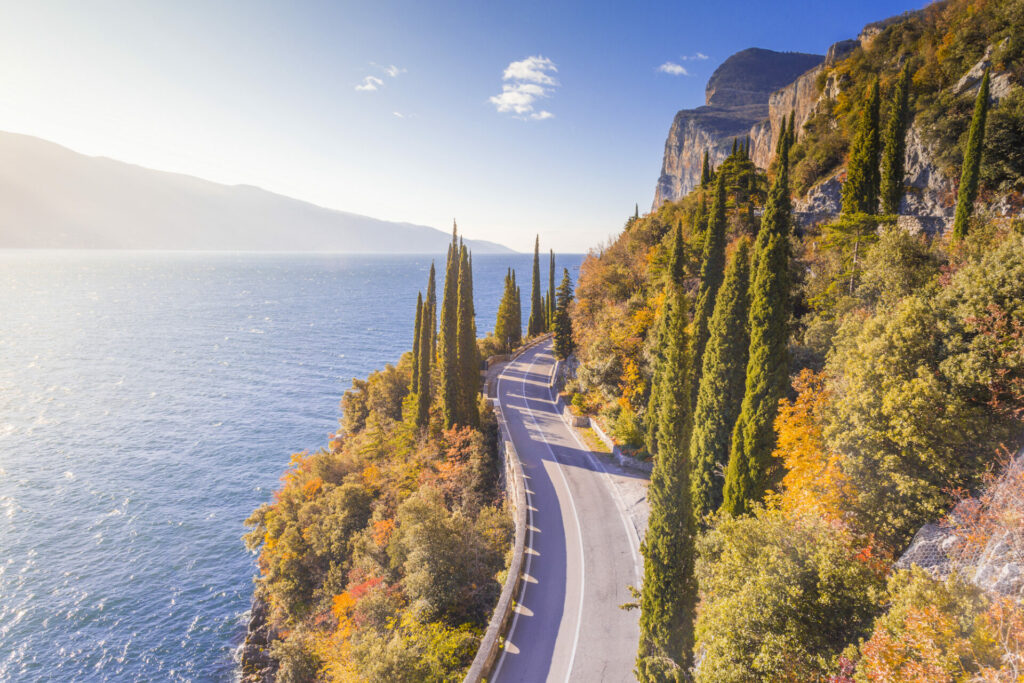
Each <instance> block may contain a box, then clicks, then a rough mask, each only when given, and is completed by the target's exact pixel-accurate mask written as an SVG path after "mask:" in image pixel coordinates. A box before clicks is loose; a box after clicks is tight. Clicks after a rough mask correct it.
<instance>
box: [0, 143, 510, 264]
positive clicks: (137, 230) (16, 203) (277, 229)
mask: <svg viewBox="0 0 1024 683" xmlns="http://www.w3.org/2000/svg"><path fill="white" fill-rule="evenodd" d="M449 239H450V238H449V235H448V233H446V232H442V231H440V230H436V229H434V228H430V227H426V226H422V225H413V224H411V223H392V222H388V221H382V220H377V219H375V218H370V217H368V216H360V215H358V214H353V213H346V212H343V211H334V210H332V209H326V208H323V207H320V206H315V205H313V204H309V203H307V202H302V201H299V200H297V199H292V198H289V197H284V196H281V195H278V194H274V193H272V192H267V191H266V190H261V189H259V188H257V187H251V186H245V185H236V186H228V185H220V184H218V183H212V182H209V181H206V180H201V179H199V178H194V177H191V176H187V175H180V174H175V173H165V172H162V171H154V170H151V169H147V168H142V167H139V166H133V165H131V164H126V163H123V162H120V161H114V160H112V159H105V158H101V157H88V156H85V155H82V154H78V153H76V152H73V151H71V150H69V149H67V148H65V147H61V146H60V145H56V144H54V143H52V142H47V141H45V140H40V139H38V138H34V137H30V136H27V135H17V134H14V133H5V132H0V248H12V247H13V248H60V249H78V248H86V249H185V250H213V251H216V250H249V251H333V252H345V253H440V252H443V251H444V250H445V248H446V246H447V245H448V241H449ZM467 243H468V244H469V246H470V247H471V248H472V249H473V251H474V252H476V253H496V252H498V253H500V252H508V251H510V250H509V249H507V248H505V247H503V246H501V245H499V244H494V243H491V242H481V241H476V240H468V241H467Z"/></svg>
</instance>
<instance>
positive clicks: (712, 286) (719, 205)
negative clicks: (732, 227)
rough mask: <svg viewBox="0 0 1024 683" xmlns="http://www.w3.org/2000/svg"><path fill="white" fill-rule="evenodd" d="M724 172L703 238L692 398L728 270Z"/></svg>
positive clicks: (718, 184) (721, 175)
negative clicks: (710, 327) (724, 273)
mask: <svg viewBox="0 0 1024 683" xmlns="http://www.w3.org/2000/svg"><path fill="white" fill-rule="evenodd" d="M725 202H726V199H725V174H724V173H720V174H718V178H717V179H716V181H715V199H714V202H713V203H712V205H711V216H710V218H709V219H708V231H707V234H706V235H705V237H704V258H703V260H702V261H701V265H700V287H699V288H698V289H697V306H696V308H695V309H694V314H693V348H692V350H691V353H690V357H691V358H693V359H694V364H693V365H694V376H693V382H692V383H691V387H692V389H691V390H692V394H691V397H690V398H691V400H696V398H697V387H698V386H699V384H700V373H701V368H700V367H698V363H697V362H696V361H697V359H699V358H703V357H704V345H705V344H707V341H708V322H709V321H710V320H711V314H712V313H713V312H714V310H715V297H716V296H718V287H719V286H720V285H721V284H722V275H723V271H724V270H725V228H726V221H725Z"/></svg>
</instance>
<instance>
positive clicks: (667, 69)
mask: <svg viewBox="0 0 1024 683" xmlns="http://www.w3.org/2000/svg"><path fill="white" fill-rule="evenodd" d="M658 71H660V72H661V73H663V74H670V75H672V76H689V75H690V72H689V71H687V70H686V67H684V66H683V65H682V64H676V63H675V62H665V63H664V64H662V65H661V66H659V67H658Z"/></svg>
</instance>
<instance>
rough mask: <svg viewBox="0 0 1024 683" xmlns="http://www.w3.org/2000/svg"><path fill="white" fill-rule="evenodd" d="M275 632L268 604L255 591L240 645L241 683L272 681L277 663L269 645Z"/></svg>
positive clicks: (268, 682) (275, 634)
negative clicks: (242, 641)
mask: <svg viewBox="0 0 1024 683" xmlns="http://www.w3.org/2000/svg"><path fill="white" fill-rule="evenodd" d="M275 638H277V633H276V632H275V631H274V628H273V627H272V626H271V624H270V606H269V605H268V604H267V602H266V601H265V600H264V599H263V598H262V597H261V596H260V595H259V592H257V593H256V594H255V595H253V598H252V610H251V611H250V617H249V627H248V629H247V631H246V634H245V644H244V645H243V646H242V662H241V664H242V666H241V668H242V674H241V681H242V683H273V681H274V675H275V673H276V672H277V663H276V662H275V661H274V659H273V658H272V657H271V656H270V645H271V643H273V642H274V639H275Z"/></svg>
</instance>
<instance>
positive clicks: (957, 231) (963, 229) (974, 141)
mask: <svg viewBox="0 0 1024 683" xmlns="http://www.w3.org/2000/svg"><path fill="white" fill-rule="evenodd" d="M988 88H989V85H988V69H985V75H984V76H982V78H981V87H980V88H978V97H977V98H976V99H975V100H974V115H973V116H972V117H971V129H970V132H969V133H968V134H967V149H965V150H964V165H963V168H962V169H961V170H960V189H959V190H958V191H957V195H956V216H955V218H954V219H953V240H954V241H959V240H962V239H963V238H964V237H966V236H967V228H968V223H969V222H970V218H971V215H972V214H973V213H974V200H975V199H976V198H977V196H978V174H979V173H980V171H981V148H982V145H983V144H984V142H985V119H986V118H987V116H988Z"/></svg>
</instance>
